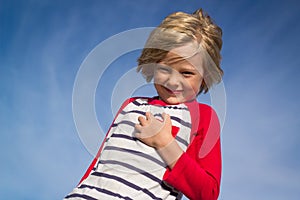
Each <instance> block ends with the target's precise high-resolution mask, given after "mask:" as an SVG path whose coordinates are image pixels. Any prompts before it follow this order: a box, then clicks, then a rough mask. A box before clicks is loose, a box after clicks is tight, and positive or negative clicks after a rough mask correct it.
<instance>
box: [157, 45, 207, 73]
mask: <svg viewBox="0 0 300 200" xmlns="http://www.w3.org/2000/svg"><path fill="white" fill-rule="evenodd" d="M198 51H199V48H198V46H194V45H185V46H182V47H178V48H175V49H172V50H171V51H169V52H168V53H167V55H166V57H165V58H164V59H163V60H162V63H165V64H167V65H170V66H180V67H183V66H184V67H185V68H190V69H196V70H198V71H199V72H203V58H202V54H200V53H199V52H198ZM201 74H202V73H201Z"/></svg>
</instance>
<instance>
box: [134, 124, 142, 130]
mask: <svg viewBox="0 0 300 200" xmlns="http://www.w3.org/2000/svg"><path fill="white" fill-rule="evenodd" d="M134 127H135V130H136V131H137V132H141V130H142V129H143V127H142V126H141V125H140V124H136V125H135V126H134Z"/></svg>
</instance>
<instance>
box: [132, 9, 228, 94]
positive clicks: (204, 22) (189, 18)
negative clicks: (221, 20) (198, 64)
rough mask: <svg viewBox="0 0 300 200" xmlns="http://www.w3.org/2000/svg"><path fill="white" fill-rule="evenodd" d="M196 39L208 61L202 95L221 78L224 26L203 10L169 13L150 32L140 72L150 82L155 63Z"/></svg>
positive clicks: (138, 68) (140, 61)
mask: <svg viewBox="0 0 300 200" xmlns="http://www.w3.org/2000/svg"><path fill="white" fill-rule="evenodd" d="M193 41H196V42H197V43H198V44H199V45H200V46H201V47H202V49H203V50H204V53H203V52H202V53H203V54H202V55H203V56H202V57H203V58H202V59H205V60H206V61H205V63H207V64H206V66H205V67H204V75H203V77H204V80H203V82H202V84H201V86H200V91H199V94H200V93H201V92H204V93H206V92H207V91H208V90H209V88H210V87H211V86H212V85H213V84H215V83H218V82H220V81H221V79H222V75H223V70H222V69H221V67H220V62H221V54H220V51H221V48H222V29H221V28H220V27H219V26H217V25H216V24H215V23H214V22H213V20H212V19H211V18H210V16H209V15H208V14H207V13H204V12H203V10H202V9H198V10H196V11H195V12H194V13H193V14H188V13H184V12H175V13H173V14H170V15H169V16H167V17H166V18H165V19H164V20H163V21H162V22H161V24H160V25H159V26H158V27H157V28H155V29H154V30H153V31H152V32H151V34H150V36H149V38H148V40H147V42H146V44H145V47H144V49H143V50H142V53H141V55H140V57H139V58H138V67H137V71H141V73H142V74H143V76H144V77H145V78H146V80H147V81H148V82H149V81H151V80H152V78H153V76H154V67H153V64H155V63H158V62H160V61H162V60H163V59H164V58H165V56H166V55H167V53H168V52H169V51H170V50H172V49H174V48H176V47H180V46H183V45H185V44H187V43H189V42H193Z"/></svg>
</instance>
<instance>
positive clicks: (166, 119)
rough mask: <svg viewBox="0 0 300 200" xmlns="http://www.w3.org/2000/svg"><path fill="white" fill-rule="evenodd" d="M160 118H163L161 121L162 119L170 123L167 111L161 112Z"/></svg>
mask: <svg viewBox="0 0 300 200" xmlns="http://www.w3.org/2000/svg"><path fill="white" fill-rule="evenodd" d="M162 118H163V121H164V122H165V123H170V122H171V118H170V115H168V114H167V113H163V114H162Z"/></svg>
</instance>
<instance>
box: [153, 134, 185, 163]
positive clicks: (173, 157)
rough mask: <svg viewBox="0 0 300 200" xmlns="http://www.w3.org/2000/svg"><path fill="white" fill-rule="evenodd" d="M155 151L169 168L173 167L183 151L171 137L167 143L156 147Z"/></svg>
mask: <svg viewBox="0 0 300 200" xmlns="http://www.w3.org/2000/svg"><path fill="white" fill-rule="evenodd" d="M157 152H158V154H159V155H160V157H161V158H162V159H163V160H164V161H165V163H166V164H167V165H168V166H169V167H170V168H173V166H174V164H175V163H176V161H177V160H178V159H179V158H180V156H181V155H182V154H183V152H184V151H183V150H182V149H181V147H180V146H179V145H178V143H177V141H176V140H175V139H174V138H173V140H172V141H171V142H170V143H169V144H167V145H165V146H164V147H162V148H159V149H157Z"/></svg>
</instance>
